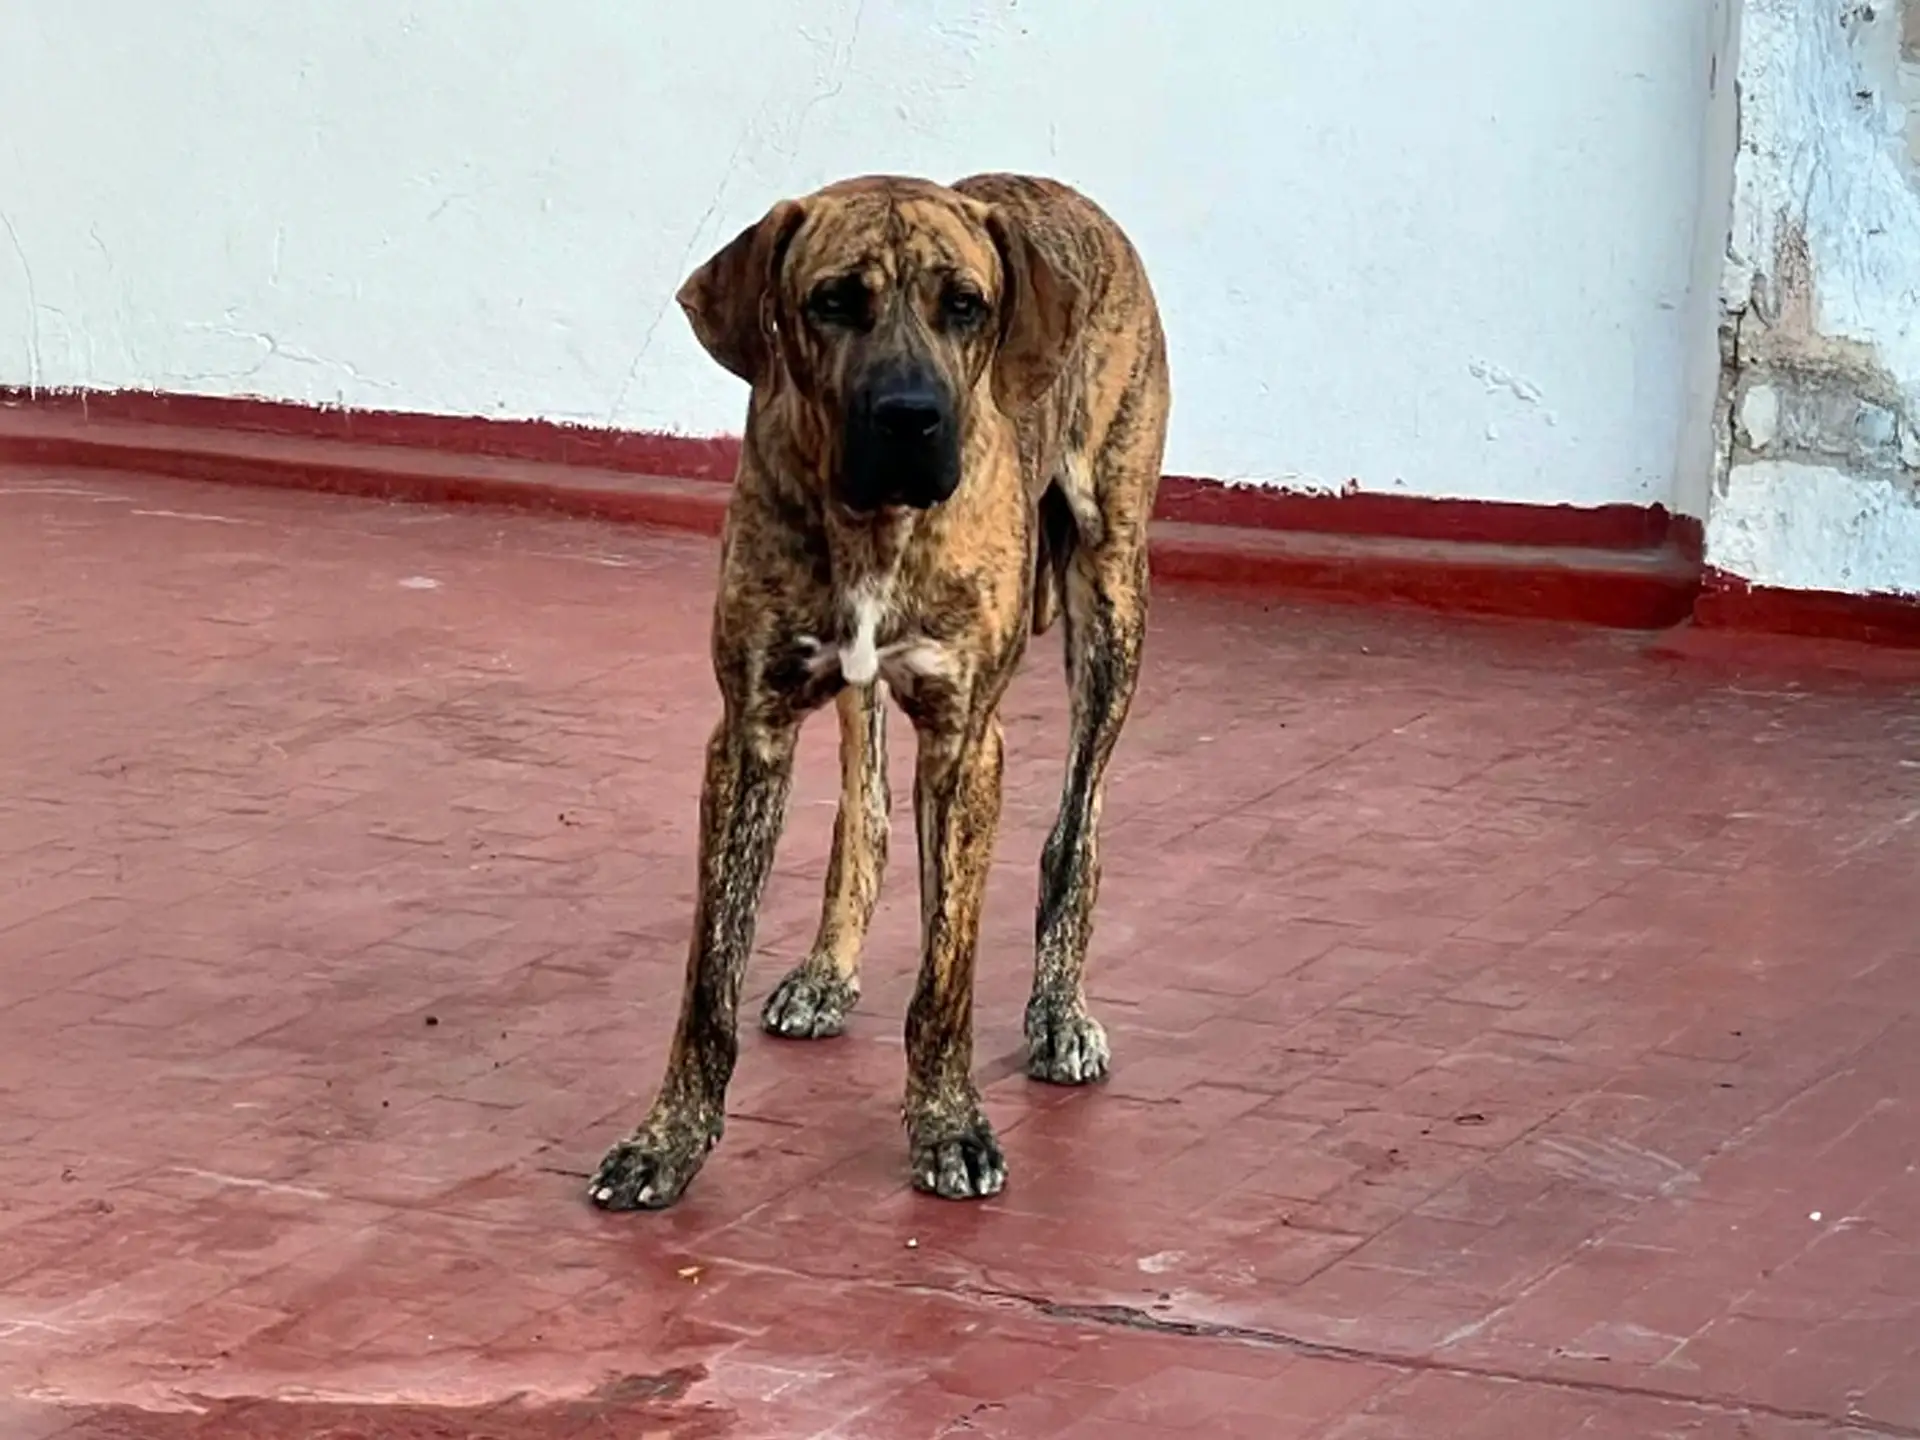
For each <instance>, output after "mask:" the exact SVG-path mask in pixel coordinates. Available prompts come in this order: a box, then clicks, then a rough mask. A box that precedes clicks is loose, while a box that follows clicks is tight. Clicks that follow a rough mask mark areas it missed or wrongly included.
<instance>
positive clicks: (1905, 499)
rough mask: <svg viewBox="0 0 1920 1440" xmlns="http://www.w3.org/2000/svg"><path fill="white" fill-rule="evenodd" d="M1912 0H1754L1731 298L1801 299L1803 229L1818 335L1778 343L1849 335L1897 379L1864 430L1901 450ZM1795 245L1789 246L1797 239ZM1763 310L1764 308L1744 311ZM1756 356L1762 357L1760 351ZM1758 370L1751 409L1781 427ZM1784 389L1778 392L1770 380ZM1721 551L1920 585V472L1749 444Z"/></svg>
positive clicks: (1748, 14)
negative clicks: (1894, 397)
mask: <svg viewBox="0 0 1920 1440" xmlns="http://www.w3.org/2000/svg"><path fill="white" fill-rule="evenodd" d="M1899 24H1900V18H1899V12H1898V9H1897V7H1896V6H1894V5H1891V4H1882V5H1878V6H1867V5H1860V4H1858V3H1855V0H1745V12H1744V16H1743V20H1742V31H1741V37H1740V82H1741V86H1740V88H1741V95H1742V108H1741V115H1740V118H1741V145H1740V152H1739V156H1738V159H1737V162H1736V165H1735V172H1734V206H1733V224H1732V233H1731V239H1730V242H1729V245H1728V252H1727V265H1726V271H1725V276H1724V279H1723V285H1722V294H1723V302H1724V303H1725V304H1726V306H1727V307H1728V308H1729V309H1730V310H1739V309H1741V308H1742V307H1745V306H1747V305H1748V304H1749V303H1750V302H1752V301H1754V300H1756V299H1758V301H1759V302H1760V303H1761V305H1762V307H1763V311H1764V314H1765V318H1766V319H1768V320H1774V319H1776V318H1779V317H1780V316H1781V314H1782V313H1783V310H1787V309H1792V308H1793V301H1794V297H1793V295H1792V289H1793V287H1792V286H1791V285H1790V284H1786V283H1783V282H1784V281H1786V280H1787V279H1788V278H1789V277H1784V276H1782V275H1781V274H1779V273H1777V271H1778V269H1779V267H1780V264H1781V255H1782V250H1783V242H1784V241H1787V240H1790V239H1791V238H1792V237H1793V236H1794V235H1795V234H1796V233H1798V234H1799V235H1801V236H1803V237H1804V240H1805V246H1806V254H1807V262H1808V268H1809V269H1810V272H1811V273H1810V294H1809V295H1808V296H1807V297H1806V300H1805V302H1803V303H1810V309H1811V313H1810V315H1800V316H1797V317H1796V316H1792V315H1789V316H1788V317H1787V326H1788V327H1791V326H1793V325H1797V324H1810V325H1811V331H1812V334H1811V336H1810V337H1796V336H1795V334H1794V333H1793V332H1792V331H1791V329H1790V328H1788V329H1785V330H1783V333H1782V335H1781V336H1780V337H1779V340H1778V341H1777V342H1776V343H1779V344H1784V345H1787V346H1792V345H1794V344H1804V345H1807V346H1808V347H1809V348H1811V349H1813V350H1814V351H1815V352H1816V354H1817V353H1818V350H1819V347H1821V346H1824V345H1828V344H1829V342H1832V341H1844V342H1851V344H1852V345H1853V346H1854V347H1856V351H1855V353H1856V354H1860V355H1865V356H1866V357H1868V359H1869V360H1870V361H1871V362H1872V363H1874V364H1877V365H1878V366H1879V367H1880V368H1881V369H1882V370H1884V371H1885V372H1886V375H1887V376H1888V377H1889V378H1890V379H1891V381H1892V383H1893V384H1894V386H1896V387H1897V389H1898V390H1899V392H1900V395H1901V397H1902V400H1903V408H1904V409H1905V411H1906V418H1905V420H1904V421H1903V419H1902V417H1900V416H1896V415H1895V414H1894V413H1893V412H1892V411H1890V410H1887V409H1886V408H1885V407H1883V406H1879V405H1875V404H1870V403H1863V404H1862V406H1861V407H1860V409H1859V411H1858V412H1857V414H1856V418H1855V422H1854V438H1855V440H1857V441H1858V442H1859V443H1860V444H1861V445H1862V446H1865V447H1869V448H1871V447H1874V446H1880V447H1882V448H1884V447H1886V446H1888V445H1892V444H1896V443H1897V445H1898V449H1899V452H1900V453H1901V455H1902V458H1903V460H1904V458H1905V456H1906V455H1909V454H1913V453H1914V452H1915V449H1916V447H1915V446H1914V444H1913V443H1912V441H1911V440H1910V439H1909V437H1910V436H1911V434H1912V417H1913V416H1915V415H1920V190H1917V189H1916V188H1915V185H1914V180H1913V174H1912V170H1911V166H1910V158H1909V155H1908V152H1907V148H1906V140H1905V134H1906V125H1907V114H1906V107H1905V103H1904V100H1903V98H1902V89H1901V85H1900V83H1899V64H1898V56H1899V48H1898V47H1899V33H1898V32H1899ZM1788 248H1790V247H1788ZM1747 323H1753V322H1747ZM1756 363H1759V364H1762V365H1764V364H1765V363H1766V360H1765V358H1764V357H1762V358H1761V359H1759V360H1758V361H1757V362H1756ZM1771 394H1772V392H1770V391H1765V390H1764V389H1763V388H1756V389H1754V390H1751V391H1749V392H1748V394H1747V396H1746V398H1745V400H1744V401H1743V403H1742V406H1741V410H1740V414H1739V421H1740V424H1741V426H1742V428H1743V430H1744V431H1745V432H1746V436H1747V438H1748V440H1749V443H1751V444H1753V445H1755V446H1756V447H1759V446H1764V445H1765V444H1766V443H1768V440H1769V439H1770V438H1771V435H1770V428H1771V427H1770V426H1769V425H1768V424H1767V423H1766V422H1767V421H1768V418H1769V415H1771V417H1772V418H1773V419H1775V420H1777V418H1778V406H1777V403H1776V404H1775V405H1774V407H1773V409H1772V410H1771V411H1769V410H1768V409H1767V403H1766V399H1765V398H1764V397H1765V396H1768V395H1771ZM1774 398H1775V399H1776V401H1777V397H1774ZM1707 560H1708V562H1709V563H1710V564H1712V565H1714V566H1715V567H1717V568H1719V569H1722V570H1725V571H1728V572H1729V573H1732V574H1735V575H1739V576H1742V577H1743V578H1745V579H1748V580H1750V581H1752V582H1754V583H1755V584H1762V585H1769V586H1780V587H1785V588H1792V589H1811V590H1830V591H1839V592H1843V593H1851V594H1867V593H1897V594H1911V593H1915V592H1916V591H1920V498H1917V497H1916V495H1915V492H1914V489H1913V486H1912V484H1911V483H1909V482H1907V481H1902V480H1899V479H1897V478H1895V477H1890V476H1888V475H1885V474H1880V473H1876V472H1875V471H1874V470H1873V469H1872V468H1871V467H1870V466H1869V465H1868V464H1867V463H1866V462H1865V461H1862V462H1861V464H1860V466H1859V467H1858V468H1857V469H1855V470H1852V471H1849V470H1845V469H1841V468H1837V467H1828V466H1824V465H1805V464H1782V463H1775V462H1772V461H1764V462H1759V463H1751V462H1745V461H1735V462H1732V463H1731V465H1730V471H1729V473H1728V474H1727V475H1726V477H1725V479H1724V480H1723V481H1722V482H1721V485H1720V487H1719V492H1718V493H1716V495H1715V497H1714V499H1713V501H1712V504H1711V506H1710V510H1709V518H1708V525H1707Z"/></svg>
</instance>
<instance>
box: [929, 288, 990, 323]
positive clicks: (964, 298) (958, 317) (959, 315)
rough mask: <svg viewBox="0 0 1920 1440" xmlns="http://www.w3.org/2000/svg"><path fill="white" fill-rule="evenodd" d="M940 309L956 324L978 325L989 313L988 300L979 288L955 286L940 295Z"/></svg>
mask: <svg viewBox="0 0 1920 1440" xmlns="http://www.w3.org/2000/svg"><path fill="white" fill-rule="evenodd" d="M940 309H941V311H942V312H943V313H944V314H945V315H946V317H947V319H948V321H949V322H951V323H952V324H955V325H978V324H979V323H980V322H981V321H982V320H983V319H985V318H986V314H987V301H986V297H985V296H983V295H982V294H981V293H980V292H979V291H977V290H967V289H961V288H955V289H952V290H949V291H947V292H946V294H944V295H942V296H941V297H940Z"/></svg>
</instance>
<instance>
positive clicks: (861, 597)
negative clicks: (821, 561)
mask: <svg viewBox="0 0 1920 1440" xmlns="http://www.w3.org/2000/svg"><path fill="white" fill-rule="evenodd" d="M850 598H851V600H852V602H853V604H852V608H853V638H852V639H850V640H849V641H847V643H846V644H844V645H842V646H841V647H840V674H841V675H842V676H843V677H844V678H845V679H846V682H847V683H848V684H849V685H870V684H872V683H873V680H874V678H875V677H876V676H878V675H879V673H880V650H879V644H878V637H879V631H880V622H881V620H882V619H883V618H884V616H885V614H886V609H887V597H886V593H885V592H884V591H882V590H879V589H876V588H875V587H873V586H869V585H862V586H861V587H860V588H859V589H857V590H855V591H854V592H853V594H852V596H851V597H850Z"/></svg>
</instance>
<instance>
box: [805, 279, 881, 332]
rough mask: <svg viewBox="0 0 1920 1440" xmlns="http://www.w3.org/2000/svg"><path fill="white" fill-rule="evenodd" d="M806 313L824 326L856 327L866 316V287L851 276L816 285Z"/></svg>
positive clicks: (810, 296)
mask: <svg viewBox="0 0 1920 1440" xmlns="http://www.w3.org/2000/svg"><path fill="white" fill-rule="evenodd" d="M807 313H808V314H809V315H811V316H812V317H813V318H814V319H815V320H818V321H820V322H821V323H822V324H826V325H858V324H859V323H860V322H861V321H862V320H864V319H865V318H866V314H867V287H866V286H865V285H863V284H861V283H860V281H859V280H858V279H857V278H856V277H854V276H851V275H849V276H843V277H842V278H841V279H838V280H828V281H826V282H825V283H823V284H820V285H816V286H815V287H814V290H813V293H812V294H811V295H809V296H808V297H807Z"/></svg>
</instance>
